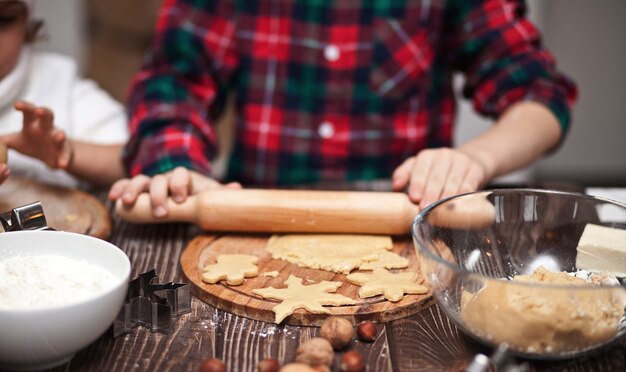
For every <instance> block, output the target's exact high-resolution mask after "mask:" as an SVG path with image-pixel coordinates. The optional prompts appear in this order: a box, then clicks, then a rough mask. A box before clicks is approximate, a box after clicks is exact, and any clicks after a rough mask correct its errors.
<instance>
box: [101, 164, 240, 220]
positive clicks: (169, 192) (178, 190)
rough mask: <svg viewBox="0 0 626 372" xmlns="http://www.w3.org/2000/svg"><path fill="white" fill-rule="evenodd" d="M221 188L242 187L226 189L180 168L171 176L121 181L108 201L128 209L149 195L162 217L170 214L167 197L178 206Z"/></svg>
mask: <svg viewBox="0 0 626 372" xmlns="http://www.w3.org/2000/svg"><path fill="white" fill-rule="evenodd" d="M220 187H231V188H241V185H240V184H239V183H236V182H233V183H229V184H227V185H223V184H221V183H219V182H217V181H216V180H214V179H212V178H209V177H207V176H205V175H202V174H200V173H198V172H195V171H192V170H189V169H187V168H183V167H177V168H175V169H174V170H172V171H170V172H167V173H164V174H158V175H156V176H153V177H149V176H146V175H143V174H140V175H137V176H135V177H133V178H124V179H121V180H118V181H117V182H115V183H114V184H113V186H111V190H110V191H109V199H110V200H118V199H121V200H122V203H124V204H125V205H133V204H134V203H135V201H136V200H137V196H139V194H141V193H143V192H148V193H150V201H151V203H152V211H153V214H154V216H155V217H163V216H165V215H167V213H168V210H167V197H168V196H171V197H172V199H173V200H174V201H175V202H177V203H182V202H184V201H185V200H187V197H188V196H189V195H193V194H197V193H199V192H201V191H205V190H210V189H214V188H220Z"/></svg>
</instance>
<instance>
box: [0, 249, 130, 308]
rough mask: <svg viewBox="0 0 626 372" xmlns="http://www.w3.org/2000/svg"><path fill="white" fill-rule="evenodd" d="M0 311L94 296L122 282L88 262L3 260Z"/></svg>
mask: <svg viewBox="0 0 626 372" xmlns="http://www.w3.org/2000/svg"><path fill="white" fill-rule="evenodd" d="M0 278H2V280H0V309H42V308H47V307H54V306H59V305H65V304H68V303H71V302H78V301H80V300H83V299H86V298H89V297H93V296H95V295H96V294H98V293H100V292H104V291H106V290H107V289H109V288H111V287H112V286H114V285H115V284H116V283H117V282H118V281H119V280H118V279H116V278H115V277H114V276H113V274H111V273H110V272H109V271H107V270H105V269H103V268H101V267H98V266H95V265H92V264H90V263H88V262H85V261H79V260H76V259H72V258H68V257H64V256H59V255H36V256H16V257H11V258H9V259H6V260H3V261H0Z"/></svg>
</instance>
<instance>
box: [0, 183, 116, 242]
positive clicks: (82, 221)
mask: <svg viewBox="0 0 626 372" xmlns="http://www.w3.org/2000/svg"><path fill="white" fill-rule="evenodd" d="M36 201H40V202H41V205H42V206H43V211H44V213H45V215H46V221H47V223H48V226H50V227H52V228H54V229H56V230H60V231H69V232H75V233H79V234H84V235H91V236H94V237H96V238H100V239H108V238H109V236H110V235H111V215H110V214H109V211H108V209H107V208H106V206H105V205H104V204H102V203H101V202H100V201H99V200H98V199H96V198H95V197H93V196H91V195H89V194H87V193H85V192H83V191H80V190H76V189H69V188H63V187H57V186H51V185H46V184H42V183H39V182H36V181H32V180H25V179H19V178H13V177H12V178H9V179H8V180H7V181H6V182H4V183H3V184H1V185H0V212H7V211H10V210H11V209H13V208H16V207H20V206H22V205H26V204H30V203H33V202H36Z"/></svg>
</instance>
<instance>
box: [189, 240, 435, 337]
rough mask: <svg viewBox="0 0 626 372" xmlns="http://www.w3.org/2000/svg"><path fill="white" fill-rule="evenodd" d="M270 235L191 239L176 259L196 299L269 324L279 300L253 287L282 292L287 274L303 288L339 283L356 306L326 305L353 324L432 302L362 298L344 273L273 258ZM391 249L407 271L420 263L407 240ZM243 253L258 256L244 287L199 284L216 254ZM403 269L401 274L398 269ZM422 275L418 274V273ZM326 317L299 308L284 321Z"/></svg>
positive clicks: (426, 298)
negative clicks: (254, 274) (274, 273)
mask: <svg viewBox="0 0 626 372" xmlns="http://www.w3.org/2000/svg"><path fill="white" fill-rule="evenodd" d="M269 237H270V235H265V234H263V235H261V234H259V235H256V234H255V235H236V234H226V235H219V234H204V235H200V236H197V237H196V238H195V239H193V240H192V241H191V242H190V243H189V244H188V245H187V247H186V248H185V250H184V251H183V253H182V255H181V258H180V261H181V267H182V271H183V275H184V276H185V277H186V279H187V280H188V281H189V283H190V284H191V290H192V293H193V294H194V296H196V297H197V298H199V299H200V300H202V301H204V302H206V303H208V304H209V305H211V306H214V307H216V308H218V309H220V310H224V311H227V312H230V313H233V314H236V315H240V316H245V317H247V318H251V319H256V320H261V321H265V322H274V312H272V308H273V307H274V306H276V305H277V304H278V303H279V302H278V301H275V300H268V299H263V298H261V297H259V296H257V295H255V294H253V293H252V289H255V288H264V287H269V286H272V287H274V288H285V285H284V282H285V280H286V279H287V278H288V277H289V275H295V276H298V277H300V278H303V279H304V281H303V284H304V285H309V284H313V283H317V282H319V281H322V280H329V281H341V282H342V283H343V284H342V286H341V287H340V288H339V290H338V291H337V293H340V294H342V295H345V296H348V297H351V298H353V299H355V300H357V303H356V304H355V305H345V306H336V307H335V306H327V307H326V308H327V309H328V310H330V312H331V314H332V315H336V316H340V317H343V318H346V319H348V320H350V321H351V322H352V323H354V324H356V323H358V322H360V321H363V320H371V321H375V322H387V321H390V320H395V319H399V318H403V317H406V316H408V315H411V314H414V313H416V312H418V311H420V310H422V309H424V308H426V307H428V306H430V305H431V304H432V303H433V299H432V293H431V292H428V293H426V294H424V295H405V296H404V298H403V299H402V300H401V301H399V302H396V303H393V302H390V301H386V300H385V299H384V298H383V297H382V296H376V297H371V298H368V299H361V298H359V297H358V294H357V293H358V290H359V288H360V287H359V286H356V285H353V284H351V283H348V282H347V281H346V280H345V275H342V274H335V273H332V272H328V271H323V270H315V269H308V268H302V267H299V266H296V265H294V264H292V263H290V262H288V261H284V260H277V259H273V258H272V256H271V255H270V254H269V253H268V252H267V250H266V246H267V242H268V239H269ZM393 251H394V252H395V253H398V254H400V255H401V256H404V257H406V258H408V260H409V268H408V269H405V270H413V271H419V269H418V268H419V264H418V262H417V257H416V254H415V249H414V248H413V244H412V242H411V239H410V237H408V236H407V237H401V238H396V237H394V246H393ZM232 253H244V254H253V255H256V256H258V257H259V262H258V266H259V276H257V277H255V278H246V280H245V281H244V283H243V284H241V285H238V286H229V285H227V284H225V283H224V282H219V283H218V284H208V283H205V282H203V281H202V268H203V267H204V265H205V264H207V263H214V262H215V257H216V256H218V255H220V254H232ZM270 271H278V272H279V275H278V276H277V277H275V278H272V277H269V276H264V275H263V273H264V272H270ZM400 271H402V270H400ZM420 275H421V274H420ZM326 317H328V315H327V314H312V313H309V312H307V311H305V310H303V309H299V310H296V311H295V312H294V313H293V314H292V315H290V316H289V317H287V318H286V319H285V320H284V321H283V323H286V324H292V325H307V326H308V325H320V324H321V323H322V321H323V320H324V319H325V318H326Z"/></svg>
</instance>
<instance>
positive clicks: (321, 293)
mask: <svg viewBox="0 0 626 372" xmlns="http://www.w3.org/2000/svg"><path fill="white" fill-rule="evenodd" d="M285 284H286V285H287V288H274V287H267V288H261V289H253V290H252V293H254V294H256V295H259V296H261V297H263V298H271V299H274V300H283V302H281V303H280V304H278V305H276V306H274V308H273V309H272V311H273V312H274V314H276V318H275V322H276V324H279V323H280V322H282V321H283V320H284V319H285V318H286V317H287V316H289V315H291V314H292V313H293V312H294V311H295V310H296V309H306V310H307V311H310V312H312V313H314V314H329V313H330V311H329V310H328V309H325V308H324V307H323V306H322V305H330V306H341V305H353V304H355V303H356V301H355V300H353V299H351V298H350V297H346V296H343V295H340V294H333V293H331V292H336V291H337V289H338V288H339V287H341V282H329V281H325V280H324V281H321V282H319V283H317V284H312V285H307V286H305V285H302V278H298V277H295V276H293V275H289V278H287V280H286V281H285Z"/></svg>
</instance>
